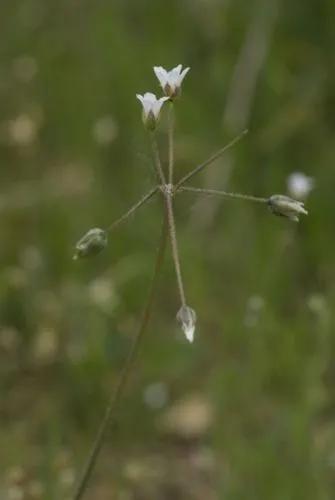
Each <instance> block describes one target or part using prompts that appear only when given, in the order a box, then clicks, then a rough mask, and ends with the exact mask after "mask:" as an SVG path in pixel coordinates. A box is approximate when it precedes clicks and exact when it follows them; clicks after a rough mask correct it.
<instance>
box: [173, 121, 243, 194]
mask: <svg viewBox="0 0 335 500" xmlns="http://www.w3.org/2000/svg"><path fill="white" fill-rule="evenodd" d="M247 133H248V130H244V131H243V132H242V133H241V134H240V135H238V136H237V137H235V139H233V140H232V141H230V142H229V143H228V144H226V145H225V146H224V147H223V148H221V149H219V151H217V152H216V153H214V154H213V155H212V156H210V157H209V158H208V160H206V161H204V162H203V163H201V164H200V165H198V166H197V167H195V169H193V170H191V172H189V173H188V174H186V175H185V176H184V177H182V178H181V179H180V181H178V182H177V184H176V186H175V190H177V189H178V188H179V187H180V186H182V185H183V184H185V182H187V181H188V180H189V179H191V177H193V176H194V175H195V174H197V173H198V172H200V171H201V170H203V169H204V168H205V167H207V165H210V164H211V163H213V161H215V160H217V158H219V157H220V156H222V155H223V153H225V152H226V151H227V150H228V149H230V148H232V147H233V146H234V145H235V144H236V143H237V142H239V141H240V140H241V139H242V138H243V137H244V136H245V135H246V134H247Z"/></svg>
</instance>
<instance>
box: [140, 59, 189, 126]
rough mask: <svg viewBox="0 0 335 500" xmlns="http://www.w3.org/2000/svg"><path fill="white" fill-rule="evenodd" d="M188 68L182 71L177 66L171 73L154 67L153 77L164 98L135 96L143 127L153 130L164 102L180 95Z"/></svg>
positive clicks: (151, 95)
mask: <svg viewBox="0 0 335 500" xmlns="http://www.w3.org/2000/svg"><path fill="white" fill-rule="evenodd" d="M189 69H190V68H185V69H184V70H182V65H181V64H179V65H178V66H176V67H175V68H173V69H172V70H171V71H167V70H166V69H164V68H162V67H161V66H154V72H155V75H156V76H157V78H158V81H159V83H160V85H161V87H162V89H163V92H164V94H165V96H164V97H160V98H157V97H156V95H155V94H153V93H151V92H146V93H145V94H144V95H141V94H136V97H137V99H138V100H139V101H140V102H141V103H142V119H143V123H144V125H145V126H146V127H147V128H148V129H149V130H154V129H155V128H156V125H157V123H158V121H159V117H160V112H161V109H162V106H163V104H164V102H165V101H168V100H172V99H174V98H175V97H178V96H179V95H180V93H181V84H182V82H183V80H184V78H185V76H186V74H187V73H188V71H189Z"/></svg>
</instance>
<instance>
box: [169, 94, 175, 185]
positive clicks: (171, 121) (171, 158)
mask: <svg viewBox="0 0 335 500" xmlns="http://www.w3.org/2000/svg"><path fill="white" fill-rule="evenodd" d="M173 132H174V105H173V101H170V106H169V132H168V136H169V137H168V138H169V184H172V183H173V167H174V144H173V142H174V141H173Z"/></svg>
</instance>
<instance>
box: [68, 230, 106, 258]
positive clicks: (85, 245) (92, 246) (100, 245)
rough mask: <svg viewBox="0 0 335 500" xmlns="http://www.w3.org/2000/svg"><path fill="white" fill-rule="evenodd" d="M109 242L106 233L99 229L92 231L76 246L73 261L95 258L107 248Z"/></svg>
mask: <svg viewBox="0 0 335 500" xmlns="http://www.w3.org/2000/svg"><path fill="white" fill-rule="evenodd" d="M107 242H108V238H107V233H106V231H104V230H103V229H100V228H98V227H95V228H93V229H90V230H89V231H88V232H87V233H86V234H85V235H84V236H83V237H82V238H81V239H80V240H79V241H78V243H77V244H76V252H75V254H74V256H73V259H74V260H77V259H82V258H85V257H93V256H94V255H97V254H98V253H100V252H101V251H102V250H103V249H104V248H105V247H106V246H107Z"/></svg>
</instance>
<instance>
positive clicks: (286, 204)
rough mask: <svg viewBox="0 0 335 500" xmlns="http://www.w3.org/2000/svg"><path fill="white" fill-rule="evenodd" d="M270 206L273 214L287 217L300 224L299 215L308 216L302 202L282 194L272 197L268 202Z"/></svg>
mask: <svg viewBox="0 0 335 500" xmlns="http://www.w3.org/2000/svg"><path fill="white" fill-rule="evenodd" d="M268 205H269V208H270V210H271V212H272V213H273V214H275V215H280V216H282V217H287V218H288V219H290V220H292V221H295V222H299V215H301V214H304V215H308V212H307V210H306V209H305V207H304V204H303V202H302V201H297V200H293V199H292V198H289V197H288V196H284V195H282V194H274V195H273V196H271V197H270V198H269V200H268Z"/></svg>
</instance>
